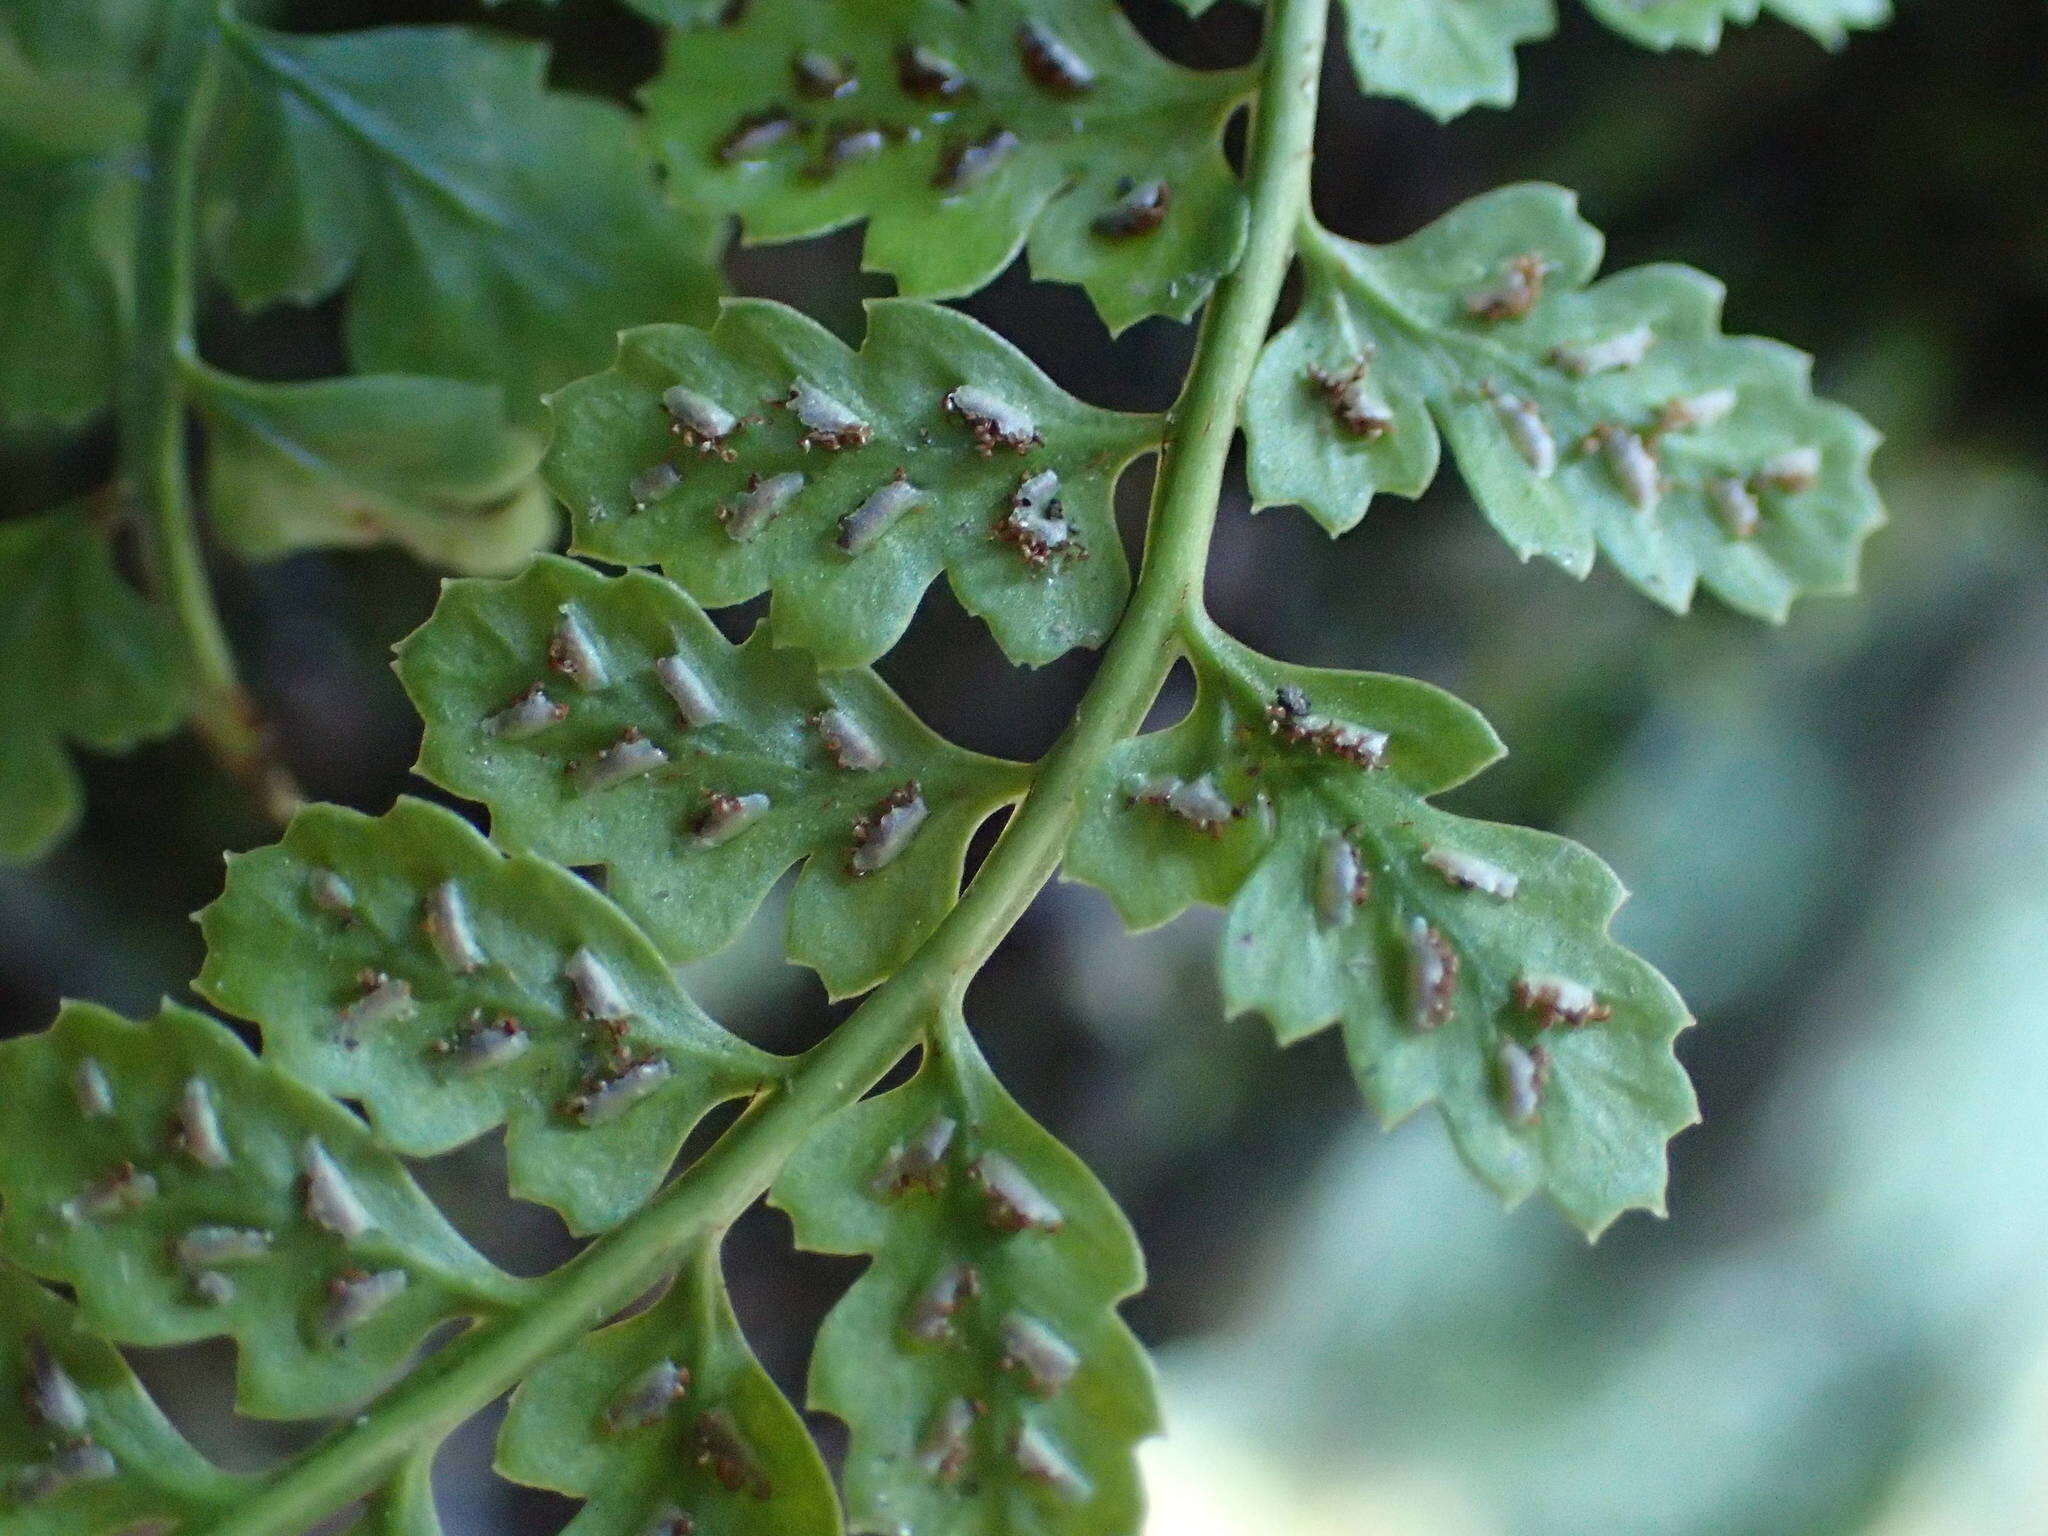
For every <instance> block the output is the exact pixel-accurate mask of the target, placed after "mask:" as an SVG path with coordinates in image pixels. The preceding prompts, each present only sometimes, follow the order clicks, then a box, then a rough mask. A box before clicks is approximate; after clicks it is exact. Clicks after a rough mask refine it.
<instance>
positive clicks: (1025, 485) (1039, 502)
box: [1008, 469, 1072, 554]
mask: <svg viewBox="0 0 2048 1536" xmlns="http://www.w3.org/2000/svg"><path fill="white" fill-rule="evenodd" d="M1059 496H1060V477H1059V476H1058V475H1057V474H1056V473H1054V472H1053V471H1052V470H1049V469H1041V470H1040V471H1039V472H1038V473H1037V474H1035V475H1028V476H1026V477H1025V478H1024V479H1023V480H1022V481H1021V482H1019V483H1018V486H1017V489H1016V492H1015V493H1014V494H1013V495H1012V496H1011V497H1010V511H1009V517H1008V522H1009V524H1010V526H1011V527H1012V528H1013V529H1015V530H1016V531H1017V532H1018V533H1019V534H1022V535H1025V536H1027V537H1029V538H1030V539H1031V540H1032V541H1034V542H1035V543H1037V544H1039V545H1041V546H1042V547H1043V548H1044V549H1045V551H1046V552H1047V553H1048V554H1050V553H1052V552H1053V551H1054V550H1057V549H1059V548H1061V547H1062V546H1063V545H1065V543H1066V542H1067V539H1068V537H1069V536H1070V534H1071V533H1072V530H1071V529H1070V528H1069V526H1068V524H1067V517H1066V513H1065V511H1064V510H1063V509H1062V507H1061V505H1060V499H1059Z"/></svg>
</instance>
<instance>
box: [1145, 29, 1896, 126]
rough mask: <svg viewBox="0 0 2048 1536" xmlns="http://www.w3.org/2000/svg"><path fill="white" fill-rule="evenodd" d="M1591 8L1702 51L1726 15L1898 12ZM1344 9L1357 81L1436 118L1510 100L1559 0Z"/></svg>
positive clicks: (1635, 35) (1823, 36) (1828, 38)
mask: <svg viewBox="0 0 2048 1536" xmlns="http://www.w3.org/2000/svg"><path fill="white" fill-rule="evenodd" d="M1181 3H1182V4H1183V5H1187V6H1188V8H1189V9H1190V10H1195V9H1197V7H1196V6H1194V5H1191V4H1189V0H1181ZM1586 8H1587V9H1588V10H1590V11H1591V12H1592V13H1593V14H1594V15H1595V16H1597V17H1599V18H1600V20H1602V21H1603V22H1605V23H1606V24H1607V25H1608V26H1610V27H1612V28H1614V30H1615V31H1617V32H1619V33H1621V34H1622V35H1623V36H1625V37H1627V38H1629V39H1630V40H1632V41H1634V42H1637V43H1641V44H1642V45H1643V46H1644V47H1646V48H1655V49H1658V50H1660V51H1661V50H1664V49H1669V48H1674V47H1684V48H1694V49H1698V50H1700V51H1701V52H1710V51H1712V50H1713V49H1715V48H1718V47H1719V46H1720V45H1721V29H1722V27H1723V25H1724V24H1726V23H1728V22H1734V23H1736V24H1738V25H1742V24H1746V23H1749V22H1752V21H1755V20H1756V19H1757V17H1758V16H1759V15H1761V14H1763V13H1765V12H1769V13H1770V14H1772V15H1774V16H1777V17H1780V18H1781V19H1783V20H1785V21H1788V22H1790V23H1791V24H1792V25H1793V26H1795V27H1797V28H1799V30H1800V31H1802V32H1805V33H1807V34H1808V35H1809V36H1811V37H1812V38H1814V39H1815V40H1816V41H1817V42H1820V43H1823V44H1825V45H1826V46H1828V47H1830V48H1835V47H1839V46H1840V45H1841V44H1842V42H1843V41H1844V39H1845V38H1846V37H1847V36H1848V34H1849V32H1850V31H1851V30H1853V29H1859V28H1867V27H1876V26H1881V25H1883V23H1884V22H1885V21H1886V20H1888V19H1889V17H1890V15H1891V6H1890V4H1889V0H1586ZM1344 14H1345V18H1346V40H1347V42H1348V44H1349V47H1350V52H1351V63H1352V67H1353V68H1354V69H1355V70H1356V71H1357V72H1358V83H1359V88H1360V89H1361V90H1363V91H1365V92H1366V94H1368V95H1371V96H1398V97H1399V98H1401V99H1402V100H1403V101H1408V102H1412V103H1414V104H1415V105H1416V106H1418V107H1420V108H1422V110H1423V111H1425V112H1427V113H1429V115H1430V116H1432V117H1434V118H1436V119H1437V121H1439V122H1448V121H1449V120H1450V119H1451V118H1454V117H1456V116H1458V115H1459V114H1460V113H1463V112H1466V111H1469V110H1470V109H1471V108H1473V107H1482V106H1483V107H1505V106H1507V105H1509V104H1510V103H1512V102H1513V101H1514V99H1515V85H1516V80H1515V49H1516V48H1517V47H1519V46H1520V45H1521V44H1523V43H1526V42H1530V41H1532V40H1534V39H1537V38H1543V37H1548V36H1550V34H1551V33H1552V32H1554V31H1555V30H1556V29H1557V8H1556V6H1555V5H1554V4H1553V3H1552V0H1344Z"/></svg>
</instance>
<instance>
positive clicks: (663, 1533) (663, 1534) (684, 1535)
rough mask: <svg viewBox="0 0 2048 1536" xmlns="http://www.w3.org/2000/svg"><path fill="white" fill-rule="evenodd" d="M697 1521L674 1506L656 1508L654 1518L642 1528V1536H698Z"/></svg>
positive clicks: (667, 1505)
mask: <svg viewBox="0 0 2048 1536" xmlns="http://www.w3.org/2000/svg"><path fill="white" fill-rule="evenodd" d="M696 1531H697V1521H696V1518H695V1517H694V1516H692V1515H688V1514H685V1513H684V1512H683V1511H682V1510H680V1509H678V1508H677V1507H676V1506H675V1505H673V1504H662V1505H659V1506H657V1507H656V1509H655V1511H654V1518H653V1519H651V1520H649V1521H648V1522H647V1524H646V1525H645V1526H643V1527H642V1528H641V1531H640V1536H696Z"/></svg>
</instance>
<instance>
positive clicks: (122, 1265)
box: [0, 1003, 519, 1418]
mask: <svg viewBox="0 0 2048 1536" xmlns="http://www.w3.org/2000/svg"><path fill="white" fill-rule="evenodd" d="M0 1076H4V1079H5V1081H6V1083H7V1085H8V1092H7V1113H6V1115H5V1116H4V1117H0V1202H4V1206H5V1209H4V1215H0V1250H4V1252H5V1255H6V1256H7V1257H8V1258H10V1259H12V1260H13V1261H14V1262H15V1263H17V1264H19V1265H21V1266H22V1267H24V1268H25V1269H28V1270H30V1271H31V1272H33V1273H35V1274H37V1275H40V1276H41V1277H43V1278H44V1279H47V1280H57V1281H62V1282H63V1283H65V1284H67V1285H69V1286H71V1287H72V1288H73V1289H74V1290H75V1292H76V1293H77V1296H78V1302H79V1307H80V1312H81V1317H82V1320H83V1322H84V1324H85V1326H86V1327H88V1328H90V1329H91V1330H92V1331H93V1332H94V1333H96V1334H98V1335H99V1336H100V1337H102V1338H104V1339H108V1340H110V1341H113V1342H115V1343H122V1344H147V1345H165V1344H183V1343H187V1342H189V1341H191V1340H194V1339H203V1338H210V1337H213V1336H216V1335H221V1334H225V1335H228V1336H230V1337H232V1338H233V1339H234V1340H235V1342H236V1344H237V1345H238V1346H240V1352H239V1355H238V1357H237V1358H238V1373H237V1402H238V1405H239V1406H240V1407H241V1408H242V1409H243V1411H245V1412H248V1413H252V1414H257V1415H260V1416H263V1417H271V1418H286V1417H304V1416H309V1415H314V1414H320V1413H327V1412H333V1411H336V1410H338V1409H341V1408H344V1407H347V1406H348V1405H350V1404H353V1403H355V1402H357V1401H359V1400H361V1399H362V1398H365V1397H367V1396H368V1395H369V1394H370V1393H371V1391H372V1390H374V1389H375V1388H376V1387H377V1386H378V1385H380V1384H381V1383H382V1382H383V1381H384V1379H385V1378H386V1377H388V1376H390V1375H391V1374H392V1373H393V1372H394V1371H396V1370H397V1368H398V1367H399V1366H400V1365H402V1364H403V1363H404V1361H405V1360H406V1358H407V1357H408V1356H409V1355H410V1354H411V1352H412V1351H413V1349H414V1348H415V1347H416V1346H417V1345H418V1344H419V1342H420V1340H421V1339H422V1338H423V1337H424V1336H425V1335H426V1334H427V1333H428V1332H429V1331H430V1330H432V1329H433V1328H434V1327H436V1326H437V1325H438V1324H440V1323H442V1322H445V1321H447V1320H448V1319H450V1318H456V1317H463V1316H468V1315H474V1314H477V1313H480V1312H489V1311H492V1310H495V1309H496V1308H498V1307H499V1306H501V1305H503V1304H504V1303H506V1302H507V1301H508V1300H510V1299H511V1298H512V1297H514V1296H516V1295H517V1294H518V1289H519V1282H517V1281H515V1280H512V1279H511V1278H510V1277H508V1276H506V1275H504V1274H503V1273H501V1272H500V1271H498V1270H497V1269H495V1268H493V1267H492V1266H491V1265H490V1264H489V1263H488V1262H486V1261H485V1260H484V1259H483V1258H482V1257H480V1256H479V1255H478V1254H477V1253H476V1252H475V1250H473V1249H472V1248H470V1246H469V1245H468V1244H467V1243H465V1242H464V1241H463V1240H462V1239H461V1238H460V1237H459V1236H458V1235H457V1234H456V1233H455V1231H454V1229H453V1228H451V1227H450V1226H449V1225H448V1224H447V1223H446V1222H445V1221H444V1220H442V1218H441V1216H440V1214H439V1213H438V1212H437V1211H436V1210H435V1209H434V1207H433V1206H432V1205H430V1204H429V1203H428V1201H427V1199H426V1197H425V1196H424V1195H422V1194H421V1193H420V1192H419V1190H418V1189H417V1188H416V1187H414V1185H413V1182H412V1180H411V1179H410V1178H409V1177H408V1176H407V1174H406V1172H405V1170H404V1168H403V1166H402V1165H401V1164H400V1163H399V1162H398V1161H397V1159H395V1158H394V1157H392V1156H391V1154H390V1153H388V1152H386V1151H384V1150H382V1149H381V1148H380V1147H379V1146H378V1145H377V1144H376V1142H375V1141H374V1140H373V1139H372V1137H371V1136H370V1134H369V1132H368V1131H367V1130H365V1129H364V1127H363V1125H362V1123H361V1122H360V1121H359V1120H357V1119H356V1118H355V1117H354V1116H352V1115H350V1114H349V1113H348V1112H347V1111H346V1110H344V1109H342V1108H341V1107H340V1106H339V1105H337V1104H335V1103H333V1102H332V1101H330V1100H327V1099H323V1098H321V1097H320V1096H319V1095H317V1094H314V1093H311V1092H308V1091H307V1090H306V1089H305V1088H303V1087H301V1086H300V1085H299V1084H298V1083H296V1082H294V1081H293V1080H292V1079H291V1078H290V1077H287V1076H286V1075H285V1074H284V1073H283V1072H281V1071H279V1070H278V1069H277V1068H276V1067H275V1066H272V1065H271V1064H269V1063H268V1062H263V1061H258V1060H257V1059H256V1058H255V1057H254V1056H252V1055H251V1054H250V1053H249V1051H248V1049H247V1048H246V1047H245V1046H243V1045H242V1043H241V1042H240V1041H239V1040H237V1039H236V1038H235V1037H234V1035H233V1034H232V1033H230V1032H229V1031H228V1030H227V1029H226V1028H224V1027H223V1026H222V1025H220V1024H218V1023H216V1022H215V1021H214V1020H212V1019H209V1018H207V1017H205V1016H204V1015H202V1014H197V1013H193V1012H191V1011H189V1010H187V1009H182V1008H175V1007H170V1006H166V1007H165V1008H164V1009H163V1010H162V1011H161V1012H160V1013H158V1015H157V1016H156V1017H155V1018H154V1019H152V1020H150V1021H148V1022H147V1023H143V1024H131V1023H129V1022H128V1021H126V1020H124V1019H122V1018H120V1017H118V1016H117V1015H115V1014H112V1013H109V1012H107V1011H106V1010H105V1009H102V1008H97V1007H94V1006H92V1005H90V1004H85V1003H74V1004H71V1005H70V1006H68V1007H67V1008H65V1009H64V1011H63V1012H62V1013H61V1014H60V1015H59V1016H58V1018H57V1022H56V1023H55V1024H54V1025H53V1026H52V1027H51V1028H50V1029H48V1030H46V1031H44V1032H42V1033H41V1034H36V1035H28V1036H24V1037H22V1038H20V1039H15V1040H10V1041H7V1042H6V1043H5V1044H0Z"/></svg>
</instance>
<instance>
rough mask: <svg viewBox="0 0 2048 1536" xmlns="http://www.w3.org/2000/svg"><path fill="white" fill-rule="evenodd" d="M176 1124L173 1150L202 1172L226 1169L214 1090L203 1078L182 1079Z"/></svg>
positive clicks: (225, 1146) (226, 1147)
mask: <svg viewBox="0 0 2048 1536" xmlns="http://www.w3.org/2000/svg"><path fill="white" fill-rule="evenodd" d="M175 1122H176V1123H175V1125H174V1127H173V1129H172V1131H171V1144H172V1145H173V1146H175V1147H176V1148H177V1149H178V1150H179V1151H180V1152H183V1153H184V1154H185V1155H186V1156H187V1157H189V1158H191V1159H192V1161H193V1162H195V1163H197V1164H198V1165H199V1166H200V1167H202V1168H209V1169H220V1168H225V1167H227V1165H228V1160H229V1159H228V1143H227V1138H226V1137H225V1136H223V1135H222V1134H221V1129H220V1112H219V1111H218V1110H217V1109H215V1108H214V1103H213V1087H212V1085H211V1084H210V1083H208V1082H207V1081H206V1079H205V1078H203V1077H188V1078H186V1079H185V1086H184V1087H183V1088H181V1089H180V1090H179V1091H178V1108H177V1111H176V1115H175Z"/></svg>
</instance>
